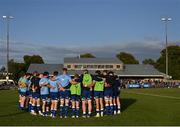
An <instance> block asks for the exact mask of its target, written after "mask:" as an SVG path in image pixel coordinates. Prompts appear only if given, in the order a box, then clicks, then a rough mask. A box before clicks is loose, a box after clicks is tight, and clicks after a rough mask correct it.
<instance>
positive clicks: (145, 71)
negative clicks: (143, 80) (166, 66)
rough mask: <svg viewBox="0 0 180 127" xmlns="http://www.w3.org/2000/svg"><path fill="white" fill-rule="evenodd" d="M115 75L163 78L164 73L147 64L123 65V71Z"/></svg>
mask: <svg viewBox="0 0 180 127" xmlns="http://www.w3.org/2000/svg"><path fill="white" fill-rule="evenodd" d="M117 73H118V75H120V76H164V73H161V72H159V71H158V70H157V69H155V68H154V67H153V66H152V65H147V64H125V68H124V70H122V71H119V72H117Z"/></svg>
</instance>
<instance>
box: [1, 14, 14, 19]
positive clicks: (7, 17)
mask: <svg viewBox="0 0 180 127" xmlns="http://www.w3.org/2000/svg"><path fill="white" fill-rule="evenodd" d="M13 18H14V17H13V16H6V15H4V16H3V19H13Z"/></svg>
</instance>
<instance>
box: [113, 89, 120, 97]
mask: <svg viewBox="0 0 180 127" xmlns="http://www.w3.org/2000/svg"><path fill="white" fill-rule="evenodd" d="M120 93H121V92H120V91H119V90H115V91H113V97H118V96H119V95H120Z"/></svg>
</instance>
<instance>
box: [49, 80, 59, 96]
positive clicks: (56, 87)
mask: <svg viewBox="0 0 180 127" xmlns="http://www.w3.org/2000/svg"><path fill="white" fill-rule="evenodd" d="M49 84H50V85H51V86H52V87H54V88H50V92H53V93H57V92H58V82H57V80H55V81H53V80H49Z"/></svg>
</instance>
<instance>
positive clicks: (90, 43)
mask: <svg viewBox="0 0 180 127" xmlns="http://www.w3.org/2000/svg"><path fill="white" fill-rule="evenodd" d="M3 15H12V16H14V17H15V19H13V20H12V21H11V23H10V40H11V42H10V49H11V50H10V58H13V59H15V60H16V61H19V62H22V57H23V56H24V55H33V54H39V55H41V56H42V57H43V58H44V60H45V62H46V63H62V62H63V58H64V57H67V56H76V55H78V54H80V53H86V52H90V53H93V54H94V55H96V56H97V57H115V55H116V54H117V53H118V52H122V51H125V52H130V53H132V54H134V55H135V57H136V58H137V59H138V60H140V61H142V60H143V59H144V58H154V59H157V58H158V57H159V55H160V50H161V49H162V48H164V46H165V42H164V40H165V33H164V30H165V29H164V23H163V22H162V21H161V20H160V19H161V17H164V16H165V17H166V16H169V17H171V18H172V19H173V20H172V21H171V22H169V24H168V40H169V42H171V43H174V44H178V45H180V0H0V16H1V17H2V16H3ZM5 25H6V24H5V21H4V20H3V19H2V18H0V65H4V64H5V63H6V62H5V61H6V56H5V55H6V41H5V40H6V27H5Z"/></svg>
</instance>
